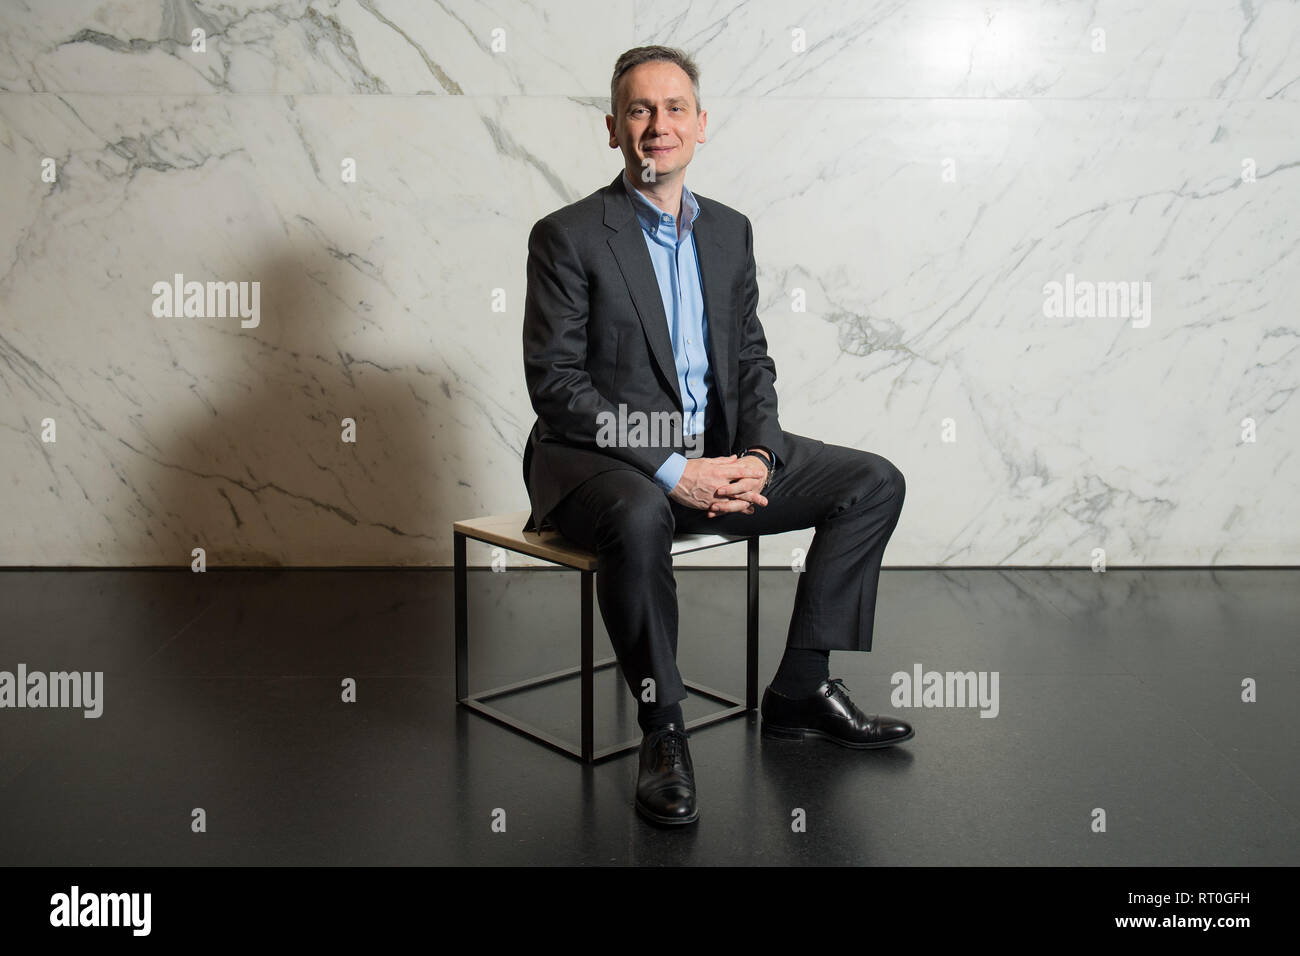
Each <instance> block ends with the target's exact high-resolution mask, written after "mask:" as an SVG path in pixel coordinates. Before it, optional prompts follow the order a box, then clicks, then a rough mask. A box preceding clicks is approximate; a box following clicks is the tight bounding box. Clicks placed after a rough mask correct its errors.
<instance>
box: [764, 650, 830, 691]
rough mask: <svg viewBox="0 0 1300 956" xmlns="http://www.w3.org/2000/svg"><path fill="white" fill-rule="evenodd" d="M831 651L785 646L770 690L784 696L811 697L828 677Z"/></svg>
mask: <svg viewBox="0 0 1300 956" xmlns="http://www.w3.org/2000/svg"><path fill="white" fill-rule="evenodd" d="M830 666H831V652H830V651H823V650H818V649H817V648H814V647H787V648H786V649H785V654H784V655H783V656H782V657H781V666H780V667H778V668H777V669H776V676H775V677H773V678H772V690H774V691H776V692H777V693H778V694H781V695H783V696H785V697H811V696H812V695H813V693H814V692H816V690H817V685H818V684H820V683H821V682H822V681H824V680H826V678H828V677H830V673H831V671H830Z"/></svg>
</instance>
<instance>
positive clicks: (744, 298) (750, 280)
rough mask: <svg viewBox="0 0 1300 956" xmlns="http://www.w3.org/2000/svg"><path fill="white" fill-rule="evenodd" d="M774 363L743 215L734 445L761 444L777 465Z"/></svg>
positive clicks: (780, 454)
mask: <svg viewBox="0 0 1300 956" xmlns="http://www.w3.org/2000/svg"><path fill="white" fill-rule="evenodd" d="M775 383H776V363H775V362H773V361H772V359H771V357H770V356H769V355H768V354H767V338H766V337H765V336H764V335H763V326H762V324H761V323H760V322H759V321H758V276H757V269H756V267H755V264H754V227H753V225H752V224H751V223H750V221H749V217H748V216H746V217H745V275H744V278H743V279H742V281H741V286H740V380H739V382H738V383H737V387H738V389H739V395H738V398H739V403H740V407H739V416H738V418H739V420H738V422H737V426H736V447H737V448H738V449H741V448H752V447H756V446H761V447H764V448H766V449H768V450H769V451H770V452H772V454H773V455H774V456H775V458H776V464H780V463H781V462H782V461H783V460H784V458H785V441H784V439H783V438H782V432H781V423H780V420H779V419H778V417H777V411H776V385H775Z"/></svg>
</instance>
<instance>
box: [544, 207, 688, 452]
mask: <svg viewBox="0 0 1300 956" xmlns="http://www.w3.org/2000/svg"><path fill="white" fill-rule="evenodd" d="M527 273H528V290H527V293H526V295H525V298H524V376H525V378H526V380H527V382H528V395H529V398H530V399H531V400H532V404H533V409H534V411H536V412H537V417H538V418H540V419H541V420H542V422H543V423H544V424H545V427H546V431H547V432H548V433H549V434H550V435H553V436H555V437H556V438H558V439H559V440H560V441H562V442H564V443H566V444H569V445H576V446H579V447H583V448H587V449H590V450H592V451H597V452H601V453H603V454H606V455H611V456H613V457H615V458H618V459H621V460H622V461H625V462H627V463H628V464H631V465H633V466H635V467H636V468H639V469H640V470H642V471H644V472H645V473H646V474H647V475H650V476H651V477H654V474H655V473H656V472H657V471H658V470H659V468H660V466H661V465H663V463H664V462H665V461H666V460H667V459H668V457H669V455H671V454H672V451H673V450H672V449H671V448H654V447H644V448H641V447H638V448H624V447H617V446H614V445H607V446H599V445H597V442H596V433H597V431H598V430H599V421H598V419H597V416H598V415H600V413H601V412H606V413H608V414H609V415H612V416H614V418H613V420H614V421H617V420H618V409H617V408H616V406H615V405H614V404H613V403H612V402H610V400H609V399H608V398H606V397H605V396H604V395H602V394H600V392H598V391H597V390H596V387H595V386H594V385H593V384H592V381H591V375H590V374H589V373H588V371H587V324H588V322H590V321H591V314H590V312H591V310H590V307H589V304H588V295H587V274H586V269H585V267H584V266H583V263H582V260H581V258H580V257H579V256H578V253H577V250H576V249H575V248H574V246H573V242H572V240H571V239H570V238H569V236H568V234H567V233H566V232H565V230H564V227H563V226H561V225H559V224H558V223H556V222H554V221H553V220H550V219H541V220H539V221H538V222H537V223H536V225H534V226H533V229H532V232H531V233H530V234H529V236H528V265H527Z"/></svg>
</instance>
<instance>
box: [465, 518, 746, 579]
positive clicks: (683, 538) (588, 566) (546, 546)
mask: <svg viewBox="0 0 1300 956" xmlns="http://www.w3.org/2000/svg"><path fill="white" fill-rule="evenodd" d="M528 514H529V512H528V510H527V509H525V510H523V511H513V512H510V513H509V514H499V515H486V516H484V517H481V518H467V519H466V520H464V521H457V522H456V523H455V524H454V525H453V526H452V527H453V528H455V530H456V531H457V533H459V534H463V535H465V536H466V537H467V538H473V539H474V540H476V541H485V542H487V543H488V544H496V545H500V546H501V547H503V548H507V549H509V550H511V551H517V552H519V553H520V554H528V555H532V556H533V557H534V558H541V559H542V560H544V561H550V562H552V563H554V564H562V565H564V566H565V567H568V568H574V569H575V570H578V571H595V570H596V564H597V560H596V555H595V554H594V553H593V552H591V551H588V550H587V549H586V548H580V547H579V546H578V545H576V544H574V543H573V542H572V541H569V540H568V539H567V538H565V537H564V536H563V535H561V534H560V533H559V532H558V531H542V532H537V531H524V530H523V527H524V525H525V524H526V523H527V521H528ZM747 540H748V538H747V537H746V536H744V535H730V534H679V535H676V536H675V537H674V538H673V549H672V553H673V554H686V553H688V552H690V551H703V550H705V549H706V548H716V547H718V546H720V545H724V544H733V543H735V542H737V541H747Z"/></svg>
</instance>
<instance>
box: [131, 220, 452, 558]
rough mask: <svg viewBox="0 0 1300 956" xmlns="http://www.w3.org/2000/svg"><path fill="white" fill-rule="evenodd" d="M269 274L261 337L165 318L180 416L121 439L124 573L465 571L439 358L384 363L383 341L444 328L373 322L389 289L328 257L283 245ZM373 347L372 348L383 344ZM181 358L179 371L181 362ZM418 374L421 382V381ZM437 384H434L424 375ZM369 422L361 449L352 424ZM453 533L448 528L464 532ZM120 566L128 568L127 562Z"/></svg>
mask: <svg viewBox="0 0 1300 956" xmlns="http://www.w3.org/2000/svg"><path fill="white" fill-rule="evenodd" d="M254 261H258V262H261V263H263V265H262V266H261V267H260V268H258V269H256V271H255V274H254V275H252V276H247V275H245V276H238V277H234V276H230V275H219V276H212V275H210V274H209V275H200V274H196V275H194V276H189V275H186V280H187V281H188V280H189V279H191V278H194V279H198V280H200V281H206V280H208V279H213V278H221V279H231V278H235V279H240V278H242V279H248V280H249V281H251V280H252V279H257V280H259V281H260V284H261V285H260V310H261V314H260V322H259V324H258V326H257V327H256V328H247V329H246V328H242V327H241V324H240V320H239V319H238V318H235V317H226V318H164V319H157V320H155V321H158V322H170V323H175V325H176V328H175V329H173V330H169V331H167V332H166V334H165V336H164V337H165V339H166V340H167V342H168V343H169V344H170V346H171V351H172V353H173V355H177V356H179V355H186V354H188V355H190V356H193V358H191V359H189V363H191V364H188V367H186V366H182V365H176V369H175V371H174V374H173V377H172V378H171V379H170V381H171V382H173V383H177V384H174V385H172V388H173V394H175V390H176V389H179V388H180V387H181V386H180V385H179V382H180V381H181V379H182V376H187V377H188V378H189V379H190V386H189V390H188V392H189V394H188V396H187V397H186V399H185V401H183V402H182V401H180V400H175V401H176V406H177V410H176V411H172V412H168V411H163V412H156V413H154V415H153V417H139V418H137V422H138V424H139V427H138V428H137V429H135V430H134V431H131V432H129V433H128V434H126V435H122V436H119V440H121V441H122V442H123V443H124V444H127V445H129V447H130V448H131V450H132V451H133V453H134V454H131V455H127V456H117V457H121V458H124V459H125V464H124V466H123V471H124V473H123V474H122V475H121V478H122V480H123V482H124V483H125V484H126V485H127V486H128V487H129V488H130V489H131V490H132V492H133V494H131V495H130V496H129V497H128V498H127V500H129V501H130V505H129V507H127V508H126V509H125V510H124V511H122V512H120V513H118V514H116V515H112V516H110V517H109V520H110V522H111V523H112V524H114V525H115V530H116V532H117V535H118V538H119V541H120V542H121V544H122V547H121V548H120V549H119V550H120V552H121V553H122V559H121V563H123V564H131V565H151V564H152V565H165V566H176V565H180V566H185V565H188V564H189V563H190V562H191V560H192V557H191V552H192V550H193V549H194V548H196V547H202V548H204V549H205V551H206V560H207V563H208V566H210V567H248V566H264V567H274V566H282V565H300V566H320V565H372V564H374V565H412V566H419V565H428V564H433V563H443V560H444V559H442V558H441V557H440V556H441V555H443V554H445V555H446V558H445V560H446V561H449V560H450V553H451V540H450V539H451V531H450V527H447V528H443V527H440V526H439V524H440V522H439V519H438V516H440V515H449V514H451V513H452V512H453V511H455V510H456V507H455V501H454V500H452V496H453V495H454V493H455V490H456V488H457V484H456V482H455V481H454V479H453V476H454V475H455V473H456V469H457V465H458V463H459V462H461V461H463V460H464V452H465V449H464V448H462V447H460V444H461V440H460V431H461V430H460V429H458V428H457V427H456V424H455V416H454V414H453V404H454V401H455V399H454V398H453V393H452V391H451V389H450V388H449V387H448V386H447V383H446V382H445V381H441V380H440V379H439V376H438V374H437V372H436V371H429V369H431V368H436V367H437V366H438V365H439V363H438V356H437V352H436V350H437V348H438V346H437V337H436V335H434V330H433V329H432V328H431V327H429V328H421V329H420V331H419V333H417V334H416V335H414V336H412V335H408V334H406V333H407V331H408V330H405V329H404V330H401V332H402V334H401V335H396V334H395V335H394V336H393V338H394V340H400V341H409V340H410V339H411V338H416V339H425V340H427V341H428V343H429V351H428V353H427V354H424V355H420V356H411V357H410V358H409V360H407V361H405V362H404V363H403V364H400V365H396V364H393V363H392V362H391V360H387V359H386V358H384V357H381V356H376V355H374V354H373V350H374V345H373V343H374V342H375V341H377V338H378V336H377V326H379V325H381V324H382V325H386V324H387V323H390V322H394V321H409V322H412V323H423V324H424V325H425V326H427V325H428V321H429V320H428V319H422V318H420V317H419V316H418V315H417V314H416V313H415V312H414V311H408V310H405V309H403V310H401V311H394V310H392V309H390V308H387V307H385V308H384V309H377V308H374V305H373V303H370V302H367V301H365V295H366V293H367V291H368V290H370V289H373V288H374V286H373V283H371V282H369V281H366V282H362V281H360V280H359V278H358V276H357V273H356V271H355V268H354V266H352V265H351V264H349V263H348V262H347V261H346V260H343V259H341V258H338V257H335V256H334V255H332V254H331V253H330V251H329V250H328V249H325V248H322V247H318V246H314V245H313V246H312V247H311V248H310V250H309V251H308V252H306V253H305V254H304V253H300V252H299V248H298V247H294V248H292V249H286V248H281V249H280V250H277V251H274V252H272V253H270V254H268V255H265V256H259V257H257V258H256V259H255V260H254ZM367 339H369V342H367V341H366V340H367ZM177 362H178V359H176V358H174V359H173V364H176V363H177ZM417 366H419V367H420V368H417ZM421 368H422V369H424V371H421V370H420V369H421ZM345 418H351V419H354V420H355V422H356V429H355V433H356V441H355V443H348V442H345V441H344V440H343V438H342V436H343V430H344V426H343V420H344V419H345ZM448 524H449V522H448ZM114 563H117V562H114Z"/></svg>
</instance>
